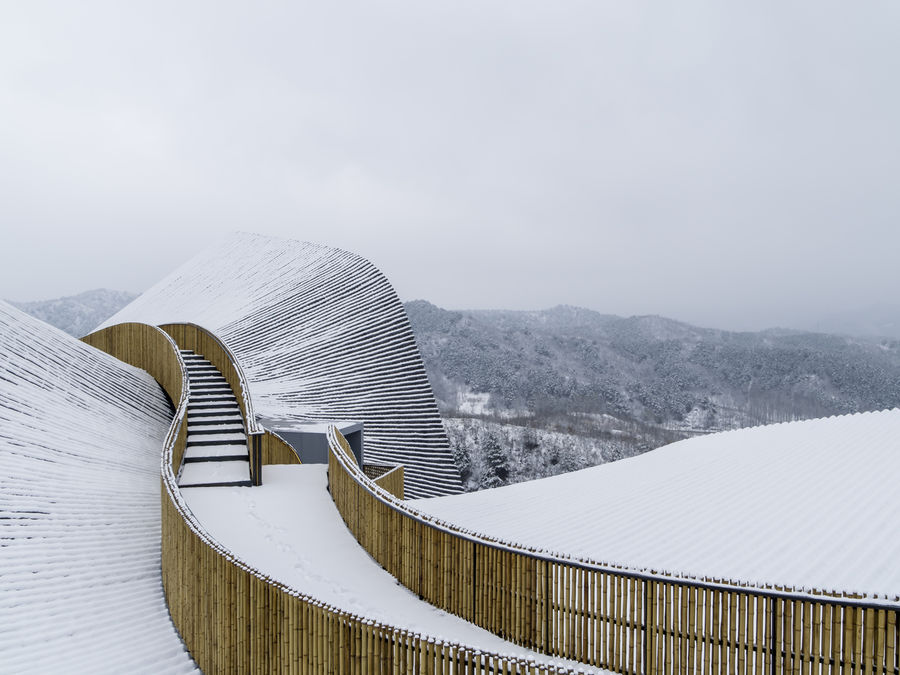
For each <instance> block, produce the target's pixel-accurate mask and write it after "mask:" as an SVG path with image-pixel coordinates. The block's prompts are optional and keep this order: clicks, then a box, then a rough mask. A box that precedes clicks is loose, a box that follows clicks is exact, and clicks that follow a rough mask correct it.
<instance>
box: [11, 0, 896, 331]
mask: <svg viewBox="0 0 900 675" xmlns="http://www.w3.org/2000/svg"><path fill="white" fill-rule="evenodd" d="M898 216H900V2H897V1H896V0H884V1H881V2H878V1H868V0H867V1H866V2H846V1H845V0H842V1H840V2H832V1H821V0H816V1H815V2H812V1H810V2H789V3H786V2H780V1H779V2H775V1H772V2H764V1H754V2H752V3H741V6H738V5H737V3H727V2H721V1H715V2H714V1H710V2H693V1H691V2H685V1H682V2H678V3H636V2H622V1H619V2H600V1H598V0H591V1H585V2H563V1H559V2H540V3H539V2H521V1H517V2H487V1H485V0H478V1H475V2H460V1H458V0H454V1H452V2H434V1H426V2H423V1H422V0H401V1H397V2H388V3H373V2H360V3H346V2H317V3H304V2H284V3H280V2H256V3H232V2H220V1H217V2H190V3H184V2H159V1H154V2H146V3H138V2H128V3H123V2H117V1H112V2H105V3H100V2H85V1H82V2H78V3H63V2H58V3H45V2H40V1H34V0H29V1H28V2H17V3H14V2H8V3H4V5H3V7H2V9H0V223H2V245H3V250H4V252H5V254H4V255H3V258H2V260H3V264H2V265H0V297H2V298H8V299H12V300H33V299H43V298H49V297H55V296H59V295H69V294H73V293H77V292H80V291H83V290H86V289H89V288H96V287H107V288H115V289H122V290H132V291H141V290H144V289H145V288H147V287H148V286H150V285H152V284H153V283H154V282H155V281H157V280H158V279H160V278H161V277H163V276H164V275H166V274H168V273H169V272H170V271H171V270H172V269H173V268H174V267H176V266H177V265H178V264H180V263H181V262H183V261H184V260H185V259H187V258H188V257H190V256H191V255H193V254H194V253H196V252H197V251H198V250H200V249H201V248H202V247H203V246H204V242H205V241H208V240H209V238H210V237H213V236H215V235H216V233H219V232H222V231H227V230H235V229H238V230H246V231H252V232H260V233H266V234H273V235H279V236H286V237H292V238H297V239H303V240H309V241H316V242H321V243H325V244H329V245H332V246H337V247H341V248H345V249H349V250H352V251H355V252H357V253H359V254H361V255H363V256H364V257H366V258H368V259H370V260H371V261H372V262H374V263H375V264H376V265H377V266H378V267H379V268H381V269H382V271H384V272H385V274H386V275H387V276H388V278H389V279H390V280H391V281H392V282H393V284H394V286H395V287H396V288H397V290H398V292H399V294H400V296H401V297H402V298H403V299H413V298H426V299H428V300H431V301H433V302H435V303H437V304H439V305H442V306H444V307H449V308H509V309H536V308H543V307H549V306H552V305H556V304H561V303H566V304H574V305H581V306H585V307H590V308H592V309H596V310H599V311H602V312H609V313H616V314H623V315H631V314H647V313H658V314H663V315H666V316H671V317H674V318H679V319H683V320H687V321H691V322H694V323H699V324H703V325H709V326H717V327H725V328H761V327H764V326H770V325H792V323H796V322H797V321H800V320H805V319H807V318H808V317H815V316H818V315H821V314H827V313H831V312H835V311H841V310H843V309H849V308H852V307H854V306H860V305H872V304H885V303H888V304H894V305H896V304H897V300H896V299H895V298H896V296H897V295H898V291H900V264H898V255H900V219H898Z"/></svg>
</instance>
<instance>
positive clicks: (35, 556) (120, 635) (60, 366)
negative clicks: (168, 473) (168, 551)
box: [0, 302, 196, 673]
mask: <svg viewBox="0 0 900 675" xmlns="http://www.w3.org/2000/svg"><path fill="white" fill-rule="evenodd" d="M170 415H171V414H170V410H169V405H168V402H167V400H166V398H165V396H164V395H163V394H162V391H161V389H160V388H159V386H158V385H157V384H156V382H155V381H154V380H153V379H152V378H151V377H150V376H149V375H147V373H145V372H143V371H140V370H137V369H135V368H132V367H130V366H127V365H125V364H123V363H121V362H120V361H117V360H116V359H114V358H112V357H110V356H107V355H106V354H103V353H101V352H99V351H97V350H95V349H93V348H91V347H88V346H87V345H85V344H82V343H81V342H78V341H77V340H75V339H74V338H72V337H70V336H68V335H66V334H65V333H63V332H61V331H59V330H57V329H55V328H52V327H51V326H49V325H47V324H45V323H43V322H41V321H38V320H37V319H34V318H32V317H30V316H27V315H25V314H23V313H22V312H20V311H18V310H16V309H14V308H12V307H10V306H9V305H7V304H5V303H3V302H0V540H2V541H0V616H2V617H3V621H2V629H0V654H2V659H0V670H2V671H3V672H16V673H23V672H40V673H48V672H66V673H71V672H90V673H95V672H120V673H126V672H166V673H190V672H195V671H196V666H195V664H194V662H193V660H192V659H191V657H190V656H189V655H188V653H187V652H186V651H185V649H184V645H183V644H182V642H181V639H180V638H179V636H178V633H177V632H176V630H175V627H174V626H173V625H172V622H171V620H170V618H169V613H168V609H167V607H166V601H165V597H164V595H163V589H162V584H161V579H160V521H159V462H160V450H161V448H162V446H163V441H164V438H165V435H166V432H167V431H168V428H169V423H170V421H171V416H170Z"/></svg>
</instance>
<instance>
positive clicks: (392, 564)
mask: <svg viewBox="0 0 900 675" xmlns="http://www.w3.org/2000/svg"><path fill="white" fill-rule="evenodd" d="M898 412H900V411H898ZM329 441H330V455H329V471H328V477H329V492H330V494H331V496H332V499H333V500H334V503H335V505H336V506H337V508H338V511H339V512H340V514H341V516H342V517H343V519H344V522H345V523H346V524H347V527H348V528H349V529H350V531H351V532H352V533H353V535H354V536H355V537H356V539H357V541H359V543H360V544H361V545H362V546H363V547H364V548H365V549H366V550H367V551H368V552H369V553H370V554H371V555H372V557H373V558H374V559H375V560H377V561H378V562H379V563H381V564H382V565H383V566H384V567H385V569H387V570H388V571H389V572H390V573H391V574H393V575H394V576H395V577H396V578H397V579H398V580H399V581H400V582H401V583H402V584H403V585H405V586H406V587H407V588H409V589H410V590H411V591H413V592H414V593H415V594H417V595H418V596H419V597H422V598H424V599H426V600H427V601H428V602H430V603H432V604H434V605H435V606H437V607H439V608H441V609H443V610H446V611H448V612H450V613H453V614H456V615H457V616H461V617H463V618H465V619H467V620H469V621H472V622H473V623H475V624H476V625H479V626H482V627H484V628H486V629H488V630H490V631H491V632H493V633H495V634H497V635H499V636H501V637H503V638H505V639H507V640H510V641H512V642H515V643H516V644H519V645H522V646H524V647H527V648H530V649H535V650H539V651H543V652H545V653H547V654H552V655H554V656H562V657H564V658H569V659H575V660H577V661H580V662H582V663H587V664H591V665H594V666H600V667H603V668H607V669H610V670H613V671H615V672H618V673H636V672H637V673H694V672H703V673H706V672H712V673H716V672H737V673H751V672H752V673H761V672H771V673H790V672H807V671H809V670H810V668H811V667H813V666H814V669H813V670H812V672H819V671H818V667H819V665H820V664H824V670H823V671H822V672H871V673H881V674H883V675H888V674H890V673H896V672H897V667H898V657H900V597H898V596H897V595H896V593H892V594H890V595H888V596H887V597H885V596H884V595H877V596H873V597H871V598H868V599H866V600H863V599H858V597H857V598H853V597H847V595H846V594H836V595H829V594H826V593H822V592H821V591H818V590H811V589H803V588H797V589H790V588H788V589H786V588H783V587H776V588H773V587H772V586H771V585H770V586H768V587H762V586H756V587H754V586H753V585H751V584H749V583H748V582H746V581H743V582H741V581H739V580H732V581H722V580H719V581H711V580H701V579H686V578H683V577H681V578H679V577H678V576H677V575H675V574H669V575H666V574H662V573H659V572H645V573H642V572H638V571H635V570H629V569H623V568H616V567H614V566H611V565H608V564H607V565H604V564H602V563H599V562H596V561H594V560H590V559H587V558H580V559H579V558H578V557H575V556H572V555H570V554H566V553H553V552H551V551H547V550H545V549H542V548H539V547H535V546H527V545H523V544H522V543H519V542H516V541H513V540H510V539H505V538H503V537H501V536H498V535H496V534H495V535H493V536H491V535H488V534H484V533H483V532H484V531H483V530H480V528H479V530H475V529H467V528H465V527H461V526H460V525H459V524H456V523H453V522H451V521H448V520H444V519H441V518H439V517H436V516H434V515H431V514H429V513H426V512H424V511H423V510H422V509H420V508H417V506H418V504H419V503H415V502H413V503H410V502H404V501H401V500H398V499H396V498H394V496H393V495H391V494H390V493H389V492H388V491H387V490H384V489H382V488H381V487H380V486H378V485H376V484H375V483H374V482H373V481H372V480H371V479H370V478H368V477H367V476H366V475H365V473H364V472H363V471H362V470H361V469H360V468H359V467H358V466H356V464H355V462H354V461H353V459H352V456H351V455H350V453H349V448H348V446H347V443H346V441H345V440H344V439H343V438H342V437H341V435H340V433H339V432H337V430H336V429H335V428H334V427H332V428H331V430H330V432H329ZM547 483H548V479H545V480H544V481H534V482H533V484H532V490H534V488H535V487H537V489H538V491H540V487H539V486H540V485H541V484H547ZM550 485H552V483H550ZM632 489H633V486H632ZM502 491H503V489H498V490H489V491H486V493H494V495H495V496H496V497H497V498H498V499H497V500H494V501H493V508H495V509H503V501H504V500H503V498H502V495H501V494H500V493H501V492H502ZM571 495H572V493H571V492H570V491H569V492H567V491H565V490H557V491H554V492H552V493H551V494H549V495H547V494H545V495H542V496H541V497H539V498H538V497H536V495H532V499H536V501H535V502H534V503H533V504H532V505H533V507H534V508H536V509H542V510H546V511H549V512H550V516H549V518H550V519H551V520H553V515H554V514H555V515H556V518H555V524H556V527H557V528H558V527H560V526H562V525H564V524H565V523H566V519H565V518H564V517H562V516H561V515H560V514H561V513H562V512H564V510H565V504H564V503H565V501H566V499H570V498H571ZM596 495H600V496H601V497H602V495H603V493H602V492H596V486H595V499H596ZM468 496H469V495H459V496H454V497H449V498H441V500H438V501H444V502H450V504H451V505H452V504H453V503H455V502H457V501H458V500H463V503H464V502H465V500H466V498H467V497H468ZM427 501H428V500H426V502H427ZM557 503H558V504H559V506H558V508H554V507H556V506H557ZM604 503H605V501H604ZM665 506H669V504H666V505H665ZM522 507H523V505H522V504H518V505H517V504H513V505H512V510H513V511H515V510H516V509H517V508H522ZM451 508H452V506H451ZM814 510H816V509H814ZM471 513H472V518H471V520H472V521H473V522H475V523H478V522H480V521H479V519H486V520H493V521H494V522H498V520H499V521H501V522H502V517H501V518H499V519H498V518H496V517H495V518H493V519H491V518H486V515H487V514H489V513H490V510H489V509H484V508H481V509H477V508H476V509H475V510H473V511H472V512H471ZM508 515H509V511H507V516H508ZM593 515H594V516H595V517H596V518H602V517H603V514H602V513H599V512H598V513H595V514H593ZM876 518H877V516H876ZM891 522H893V523H896V519H893V520H891ZM469 527H470V528H475V527H476V525H472V524H470V525H469ZM767 532H771V529H770V530H765V529H762V530H760V533H762V534H765V533H767ZM579 533H580V536H582V537H585V536H589V535H590V529H589V528H581V529H580V530H579ZM579 533H575V536H576V537H577V536H579ZM544 534H545V535H547V533H546V532H545V533H544ZM744 534H745V536H746V534H747V533H746V532H745V533H744ZM663 541H664V542H665V543H666V544H667V545H669V546H671V545H672V542H671V540H663ZM875 542H878V545H879V548H884V545H883V544H882V542H880V541H879V540H878V537H877V535H876V537H875ZM871 543H874V542H871ZM779 544H780V542H779V540H778V539H774V538H773V539H772V541H771V542H770V548H777V547H778V546H779ZM682 545H683V546H688V547H689V546H691V545H692V542H690V541H688V542H684V543H683V544H682ZM808 551H809V557H810V558H811V559H813V560H818V561H819V563H820V564H822V562H823V561H822V560H821V559H820V558H819V557H818V556H817V555H816V547H815V545H814V544H812V543H810V544H809V545H808ZM763 553H764V551H762V550H758V552H757V555H761V554H763ZM882 559H883V560H884V561H885V563H886V565H885V569H883V570H882V572H883V575H884V576H886V577H889V576H890V575H891V573H892V569H891V568H890V566H891V564H892V561H893V560H896V558H892V557H890V556H887V557H884V556H882ZM826 564H827V563H826Z"/></svg>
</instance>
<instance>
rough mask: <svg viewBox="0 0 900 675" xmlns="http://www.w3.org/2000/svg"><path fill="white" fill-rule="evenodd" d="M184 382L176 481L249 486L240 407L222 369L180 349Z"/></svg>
mask: <svg viewBox="0 0 900 675" xmlns="http://www.w3.org/2000/svg"><path fill="white" fill-rule="evenodd" d="M180 351H181V358H182V359H184V365H185V367H186V368H187V374H188V380H189V382H190V392H191V393H190V397H189V398H188V407H187V417H188V429H187V443H186V447H185V451H184V463H183V464H182V467H181V471H180V473H179V475H178V486H179V487H182V488H192V487H220V486H226V485H238V486H250V485H251V481H250V458H249V454H248V451H247V434H246V432H245V430H244V423H243V418H242V417H241V409H240V408H239V407H238V403H237V399H236V398H235V397H234V392H232V390H231V387H230V386H229V384H228V382H227V381H226V380H225V377H224V376H223V375H222V373H221V372H220V371H219V370H218V369H217V368H216V367H215V366H214V365H212V364H211V363H210V362H209V361H207V360H206V359H205V358H203V356H201V355H200V354H195V353H194V352H193V351H191V350H189V349H182V350H180Z"/></svg>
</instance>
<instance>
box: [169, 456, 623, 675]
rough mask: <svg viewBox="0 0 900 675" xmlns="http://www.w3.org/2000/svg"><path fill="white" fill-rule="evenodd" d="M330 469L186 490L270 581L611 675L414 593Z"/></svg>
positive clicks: (279, 471)
mask: <svg viewBox="0 0 900 675" xmlns="http://www.w3.org/2000/svg"><path fill="white" fill-rule="evenodd" d="M326 469H327V467H326V465H324V464H305V465H269V466H265V467H264V468H263V484H262V485H261V486H259V487H253V488H242V487H215V488H195V489H188V490H183V491H182V495H183V497H184V499H185V501H186V503H187V504H188V506H189V508H190V509H191V511H192V512H193V514H194V515H195V516H196V517H197V519H198V521H199V522H200V523H201V524H202V526H203V528H204V530H205V531H206V532H208V533H209V535H210V536H212V537H213V538H214V539H215V540H216V541H218V542H219V543H220V544H221V545H222V546H224V547H226V548H227V549H228V550H229V551H231V552H232V553H234V554H235V555H236V556H237V557H238V558H239V559H240V560H241V561H242V562H244V563H247V564H249V565H251V566H252V567H255V568H256V569H257V570H259V571H260V572H261V573H262V574H264V575H266V576H268V577H271V578H272V579H273V580H275V581H277V582H280V583H282V584H285V585H286V586H289V587H291V588H293V589H295V590H298V591H300V592H303V593H308V594H309V595H311V596H313V597H315V598H316V600H319V601H321V602H324V603H328V604H331V605H332V606H335V607H340V608H341V609H343V610H345V611H347V612H352V613H355V614H358V615H361V616H365V617H367V618H369V619H373V620H377V621H381V622H383V623H385V624H387V625H391V626H395V627H398V628H405V629H409V630H412V631H414V632H418V633H420V634H422V635H427V636H429V637H434V638H435V639H441V640H447V641H451V642H456V643H459V644H463V645H467V646H471V647H477V648H478V649H480V650H482V651H490V652H493V653H496V654H507V655H512V656H518V657H520V658H529V657H531V658H534V659H535V660H536V661H537V662H539V663H556V664H563V665H566V666H568V667H569V668H572V669H576V670H577V669H581V670H583V671H584V672H586V673H588V672H591V673H593V672H605V671H600V670H595V669H592V668H591V667H590V666H586V665H584V664H581V663H577V662H574V661H569V660H563V659H556V658H553V657H548V656H546V655H543V654H539V653H537V652H532V651H529V650H526V649H523V648H522V647H519V646H517V645H515V644H513V643H511V642H507V641H506V640H502V639H501V638H499V637H497V636H496V635H494V634H493V633H490V632H488V631H486V630H484V629H482V628H479V627H477V626H475V625H474V624H471V623H469V622H468V621H464V620H463V619H461V618H459V617H457V616H453V615H452V614H448V613H446V612H444V611H442V610H440V609H437V608H436V607H434V606H433V605H430V604H429V603H427V602H424V601H422V600H419V599H418V598H417V597H416V596H415V595H414V594H413V593H412V592H410V591H409V590H408V589H406V588H405V587H404V586H402V585H400V583H399V582H398V581H397V580H396V579H395V578H394V577H393V576H391V575H390V574H389V573H388V572H387V571H386V570H384V569H383V568H382V567H381V566H380V565H379V564H378V563H377V562H375V561H374V560H373V559H372V558H371V557H370V556H369V554H368V553H366V551H365V550H363V548H362V547H361V546H360V545H359V543H358V542H357V541H356V539H355V538H354V537H353V535H352V534H351V533H350V531H349V530H348V529H347V527H346V525H345V524H344V521H343V520H342V519H341V516H340V514H339V513H338V511H337V508H336V507H335V505H334V502H333V501H332V500H331V497H330V496H329V495H328V492H327V491H326V484H327V479H326Z"/></svg>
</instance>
